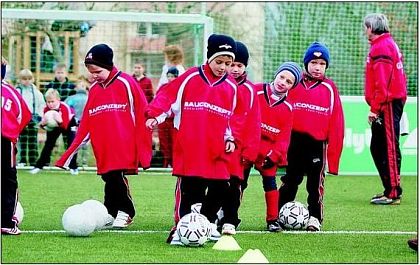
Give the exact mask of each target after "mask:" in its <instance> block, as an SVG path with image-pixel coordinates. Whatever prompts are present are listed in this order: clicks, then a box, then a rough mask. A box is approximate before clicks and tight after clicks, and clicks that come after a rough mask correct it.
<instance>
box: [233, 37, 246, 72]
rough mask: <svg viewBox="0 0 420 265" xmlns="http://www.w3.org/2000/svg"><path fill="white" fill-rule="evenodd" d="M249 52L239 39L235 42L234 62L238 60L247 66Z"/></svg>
mask: <svg viewBox="0 0 420 265" xmlns="http://www.w3.org/2000/svg"><path fill="white" fill-rule="evenodd" d="M248 59H249V53H248V49H247V48H246V46H245V44H243V43H242V42H240V41H237V42H236V52H235V62H239V63H242V64H244V65H245V66H248Z"/></svg>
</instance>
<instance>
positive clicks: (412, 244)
mask: <svg viewBox="0 0 420 265" xmlns="http://www.w3.org/2000/svg"><path fill="white" fill-rule="evenodd" d="M418 241H419V240H418V238H417V237H416V238H413V239H410V240H408V241H407V243H408V246H409V247H410V248H411V249H413V250H415V251H417V249H418V243H419V242H418Z"/></svg>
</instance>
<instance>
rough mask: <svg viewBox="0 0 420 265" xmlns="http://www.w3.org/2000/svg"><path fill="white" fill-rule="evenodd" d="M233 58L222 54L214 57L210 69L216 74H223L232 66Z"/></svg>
mask: <svg viewBox="0 0 420 265" xmlns="http://www.w3.org/2000/svg"><path fill="white" fill-rule="evenodd" d="M232 62H233V60H232V57H230V56H227V55H220V56H217V57H216V58H214V59H213V60H212V61H211V62H210V63H209V66H210V69H211V71H212V72H213V74H214V75H215V76H223V75H224V74H225V73H226V71H227V70H228V69H229V68H230V66H231V64H232Z"/></svg>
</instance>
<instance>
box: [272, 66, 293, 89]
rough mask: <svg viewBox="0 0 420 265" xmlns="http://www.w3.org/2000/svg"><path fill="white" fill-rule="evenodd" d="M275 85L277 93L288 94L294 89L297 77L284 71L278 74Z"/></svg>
mask: <svg viewBox="0 0 420 265" xmlns="http://www.w3.org/2000/svg"><path fill="white" fill-rule="evenodd" d="M273 83H274V89H275V90H276V91H277V92H279V93H286V92H287V91H289V90H290V89H291V88H292V87H293V84H294V83H295V76H294V75H293V74H292V73H291V72H289V71H287V70H283V71H281V72H280V73H278V74H277V76H276V79H274V82H273Z"/></svg>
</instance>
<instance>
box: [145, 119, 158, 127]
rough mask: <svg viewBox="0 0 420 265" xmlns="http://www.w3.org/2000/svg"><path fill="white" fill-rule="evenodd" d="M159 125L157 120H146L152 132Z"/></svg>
mask: <svg viewBox="0 0 420 265" xmlns="http://www.w3.org/2000/svg"><path fill="white" fill-rule="evenodd" d="M157 124H158V122H157V120H156V119H155V118H151V119H147V120H146V124H145V125H146V127H147V128H149V129H150V130H153V127H155V126H156V125H157Z"/></svg>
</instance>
